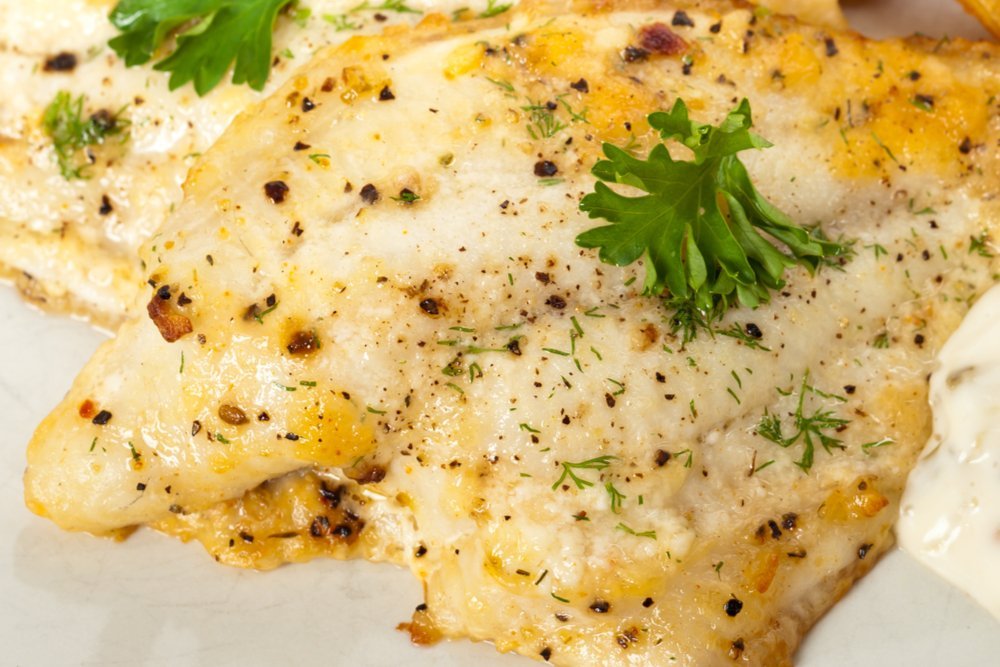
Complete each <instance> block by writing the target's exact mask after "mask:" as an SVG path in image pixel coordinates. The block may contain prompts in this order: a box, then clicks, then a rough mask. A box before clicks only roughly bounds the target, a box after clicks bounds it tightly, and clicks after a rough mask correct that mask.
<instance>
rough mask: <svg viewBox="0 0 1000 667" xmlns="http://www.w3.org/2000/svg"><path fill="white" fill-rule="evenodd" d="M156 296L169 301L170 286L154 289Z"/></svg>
mask: <svg viewBox="0 0 1000 667" xmlns="http://www.w3.org/2000/svg"><path fill="white" fill-rule="evenodd" d="M156 296H157V297H159V298H160V299H161V300H163V301H170V286H169V285H163V286H161V287H160V288H159V289H158V290H156Z"/></svg>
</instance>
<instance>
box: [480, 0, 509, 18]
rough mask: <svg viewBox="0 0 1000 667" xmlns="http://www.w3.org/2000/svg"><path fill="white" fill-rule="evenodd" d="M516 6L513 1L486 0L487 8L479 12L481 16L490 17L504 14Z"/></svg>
mask: <svg viewBox="0 0 1000 667" xmlns="http://www.w3.org/2000/svg"><path fill="white" fill-rule="evenodd" d="M513 6H514V3H512V2H503V3H501V2H499V0H486V9H484V10H483V11H482V12H480V13H479V18H481V19H488V18H492V17H494V16H498V15H500V14H503V13H504V12H505V11H507V10H508V9H510V8H511V7H513Z"/></svg>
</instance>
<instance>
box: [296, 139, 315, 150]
mask: <svg viewBox="0 0 1000 667" xmlns="http://www.w3.org/2000/svg"><path fill="white" fill-rule="evenodd" d="M310 148H312V146H310V145H309V144H304V143H302V142H301V141H296V142H295V145H294V146H293V147H292V150H293V151H307V150H309V149H310Z"/></svg>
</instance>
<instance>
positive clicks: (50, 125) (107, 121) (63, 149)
mask: <svg viewBox="0 0 1000 667" xmlns="http://www.w3.org/2000/svg"><path fill="white" fill-rule="evenodd" d="M85 102H86V96H85V95H80V96H79V97H75V98H74V97H73V96H72V95H71V94H70V93H69V92H67V91H65V90H61V91H59V92H58V93H56V96H55V98H54V99H53V100H52V102H51V103H49V106H48V107H46V109H45V114H44V115H43V116H42V128H43V129H44V130H45V133H46V134H47V135H49V138H51V139H52V146H53V148H54V149H55V154H56V160H57V161H58V162H59V171H60V173H62V176H63V178H65V179H66V180H67V181H71V180H74V179H80V178H87V175H86V170H87V167H89V166H90V164H89V163H88V162H87V161H86V160H84V161H81V160H79V159H78V158H77V154H78V153H79V152H80V151H82V150H83V149H85V148H87V147H88V146H97V145H100V144H103V143H104V142H105V141H106V140H107V139H108V138H110V137H121V139H122V141H125V140H126V139H128V134H127V130H128V127H129V122H128V121H126V120H124V119H123V118H122V117H121V116H122V113H123V112H124V111H125V109H124V108H123V109H121V110H120V111H118V113H115V114H112V113H109V112H108V111H97V112H95V113H93V114H91V115H90V116H89V117H86V118H84V113H83V105H84V103H85Z"/></svg>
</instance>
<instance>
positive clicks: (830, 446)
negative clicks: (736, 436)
mask: <svg viewBox="0 0 1000 667" xmlns="http://www.w3.org/2000/svg"><path fill="white" fill-rule="evenodd" d="M778 393H780V394H782V395H783V396H789V395H791V391H787V392H784V391H782V390H780V389H779V390H778ZM808 395H814V396H818V397H820V398H825V399H828V400H833V401H836V402H838V403H844V402H845V401H846V400H847V399H846V398H844V397H843V396H838V395H836V394H829V393H827V392H825V391H821V390H819V389H817V388H816V387H814V386H812V385H811V384H809V371H808V370H807V371H806V372H805V373H804V374H803V375H802V382H801V383H800V385H799V400H798V403H797V404H796V407H795V413H794V414H793V415H792V427H793V428H794V429H795V432H794V433H792V434H791V435H789V436H786V435H785V434H784V426H783V423H782V419H781V417H779V416H778V415H776V414H772V413H771V412H770V411H769V410H767V409H765V410H764V416H763V417H762V418H761V420H760V423H759V424H757V435H759V436H761V437H762V438H765V439H767V440H770V441H771V442H773V443H775V444H776V445H779V446H781V447H784V448H786V449H787V448H788V447H791V446H792V445H794V444H796V443H799V442H801V443H802V444H803V450H802V458H800V459H799V460H798V461H796V462H795V465H797V466H798V467H800V468H802V470H804V471H805V472H809V469H810V468H812V465H813V456H814V454H815V446H816V443H819V444H820V445H822V447H823V449H824V450H826V453H827V454H832V453H833V450H834V449H844V444H843V442H842V441H841V440H840V438H837V437H835V436H833V435H831V433H837V432H839V431H840V430H842V429H843V427H845V426H847V425H848V424H850V423H851V420H849V419H842V418H840V417H836V416H834V413H833V411H832V410H827V409H824V408H817V409H815V410H814V411H813V412H812V413H811V414H807V411H806V396H808ZM767 465H769V464H767ZM763 467H764V466H761V468H760V469H763Z"/></svg>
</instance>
